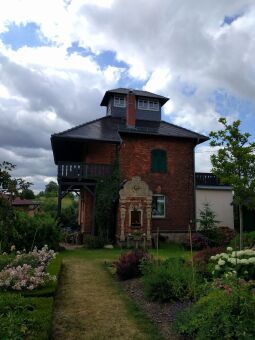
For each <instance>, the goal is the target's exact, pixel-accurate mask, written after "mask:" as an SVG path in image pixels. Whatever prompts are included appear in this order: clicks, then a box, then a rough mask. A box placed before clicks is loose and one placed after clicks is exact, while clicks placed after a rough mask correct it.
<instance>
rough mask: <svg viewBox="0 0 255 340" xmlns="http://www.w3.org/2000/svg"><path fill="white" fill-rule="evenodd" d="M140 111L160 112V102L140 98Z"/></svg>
mask: <svg viewBox="0 0 255 340" xmlns="http://www.w3.org/2000/svg"><path fill="white" fill-rule="evenodd" d="M138 109H140V110H151V111H158V110H159V102H158V100H154V99H145V98H139V99H138Z"/></svg>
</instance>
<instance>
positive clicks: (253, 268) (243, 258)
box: [210, 247, 255, 280]
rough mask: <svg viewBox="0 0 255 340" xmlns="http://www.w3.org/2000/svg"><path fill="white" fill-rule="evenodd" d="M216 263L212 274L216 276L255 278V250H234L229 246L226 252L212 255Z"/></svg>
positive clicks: (212, 260)
mask: <svg viewBox="0 0 255 340" xmlns="http://www.w3.org/2000/svg"><path fill="white" fill-rule="evenodd" d="M210 260H211V262H212V263H213V264H214V266H213V271H212V274H213V276H214V277H223V276H224V277H230V276H237V277H238V278H243V279H246V280H254V279H255V250H254V249H245V250H237V251H235V250H233V249H232V248H231V247H228V248H227V252H226V253H220V254H217V255H214V256H211V259H210Z"/></svg>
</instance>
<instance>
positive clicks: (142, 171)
mask: <svg viewBox="0 0 255 340" xmlns="http://www.w3.org/2000/svg"><path fill="white" fill-rule="evenodd" d="M121 137H122V140H123V143H122V144H121V146H120V150H119V161H120V172H121V177H122V180H131V178H132V177H134V176H140V177H141V179H142V181H144V182H146V183H147V184H148V185H149V188H150V190H151V191H152V193H153V194H162V195H164V196H165V202H166V209H165V210H166V215H165V218H152V233H153V232H156V231H157V228H159V231H160V232H165V233H169V232H187V228H188V224H189V221H190V220H192V227H194V216H195V206H194V158H193V152H194V146H195V143H194V140H191V139H190V140H189V139H181V138H165V137H154V136H144V135H139V134H137V135H134V134H133V135H128V134H125V135H122V136H121ZM153 149H163V150H165V151H166V153H167V172H166V173H153V172H152V171H151V151H152V150H153ZM116 152H117V149H116V146H115V145H113V144H107V143H99V142H98V143H97V142H95V143H90V144H89V145H88V146H87V147H86V149H85V152H84V161H85V162H86V163H94V164H95V163H98V164H110V163H112V161H113V160H114V159H115V157H116ZM89 196H90V194H88V193H86V194H82V196H81V198H82V199H81V213H80V222H82V224H81V225H82V230H83V231H84V232H89V231H90V229H91V224H92V216H91V214H92V197H91V196H90V197H89ZM82 211H83V212H82Z"/></svg>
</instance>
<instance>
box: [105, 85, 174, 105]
mask: <svg viewBox="0 0 255 340" xmlns="http://www.w3.org/2000/svg"><path fill="white" fill-rule="evenodd" d="M130 91H132V92H133V93H134V95H135V96H139V97H148V98H156V99H158V100H159V102H160V103H161V105H164V104H165V103H166V102H167V101H168V100H169V98H167V97H163V96H160V95H158V94H155V93H152V92H148V91H142V90H134V89H125V88H118V89H113V90H109V91H106V92H105V95H104V97H103V99H102V102H101V104H100V105H101V106H107V104H108V101H109V98H110V97H111V96H112V95H113V94H114V93H118V94H125V95H127V94H128V93H129V92H130Z"/></svg>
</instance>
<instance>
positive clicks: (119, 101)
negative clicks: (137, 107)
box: [114, 96, 126, 107]
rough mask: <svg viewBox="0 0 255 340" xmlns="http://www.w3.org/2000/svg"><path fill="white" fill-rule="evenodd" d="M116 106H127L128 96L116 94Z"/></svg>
mask: <svg viewBox="0 0 255 340" xmlns="http://www.w3.org/2000/svg"><path fill="white" fill-rule="evenodd" d="M114 106H116V107H126V98H125V97H124V96H114Z"/></svg>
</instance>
